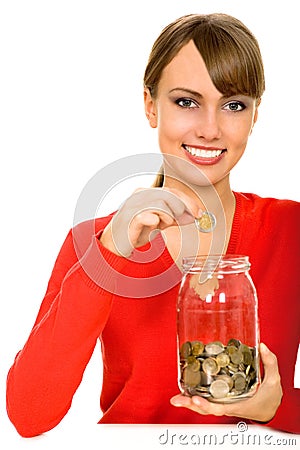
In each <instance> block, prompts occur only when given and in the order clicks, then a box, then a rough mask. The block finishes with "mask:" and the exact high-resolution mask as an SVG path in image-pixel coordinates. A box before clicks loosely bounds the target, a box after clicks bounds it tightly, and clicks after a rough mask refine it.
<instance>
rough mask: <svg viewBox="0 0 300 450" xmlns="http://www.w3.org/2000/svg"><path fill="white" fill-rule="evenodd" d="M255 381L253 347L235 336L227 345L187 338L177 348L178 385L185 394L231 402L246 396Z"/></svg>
mask: <svg viewBox="0 0 300 450" xmlns="http://www.w3.org/2000/svg"><path fill="white" fill-rule="evenodd" d="M257 381H258V360H257V355H256V351H255V348H254V347H248V346H247V345H245V344H242V343H241V342H240V341H239V340H237V339H230V340H229V341H228V343H227V345H224V344H222V342H219V341H215V342H210V343H208V344H206V345H205V344H203V342H201V341H192V342H190V341H187V342H185V343H184V344H182V346H181V348H180V385H181V388H182V390H183V392H184V393H185V394H186V395H200V396H202V397H206V398H207V399H208V400H211V401H233V400H235V399H237V398H241V397H245V396H248V395H249V392H250V391H252V390H253V389H254V387H255V386H256V384H257Z"/></svg>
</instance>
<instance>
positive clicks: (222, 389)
mask: <svg viewBox="0 0 300 450" xmlns="http://www.w3.org/2000/svg"><path fill="white" fill-rule="evenodd" d="M209 392H210V393H211V395H212V396H213V397H214V398H224V397H226V396H227V394H228V392H229V386H228V384H227V383H226V381H224V380H215V381H213V382H212V383H211V385H210V387H209Z"/></svg>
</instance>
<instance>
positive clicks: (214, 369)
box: [202, 358, 220, 375]
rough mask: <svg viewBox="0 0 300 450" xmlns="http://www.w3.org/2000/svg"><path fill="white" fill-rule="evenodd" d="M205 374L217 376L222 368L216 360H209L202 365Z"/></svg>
mask: <svg viewBox="0 0 300 450" xmlns="http://www.w3.org/2000/svg"><path fill="white" fill-rule="evenodd" d="M202 369H203V372H205V373H206V374H207V375H217V373H218V372H219V370H220V368H219V366H218V363H217V361H216V360H215V359H214V358H207V359H205V360H204V361H203V363H202Z"/></svg>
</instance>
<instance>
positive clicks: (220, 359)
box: [216, 352, 230, 367]
mask: <svg viewBox="0 0 300 450" xmlns="http://www.w3.org/2000/svg"><path fill="white" fill-rule="evenodd" d="M216 360H217V363H218V366H219V367H226V366H227V365H228V364H229V363H230V358H229V356H228V355H227V353H224V352H222V353H219V354H218V355H217V356H216Z"/></svg>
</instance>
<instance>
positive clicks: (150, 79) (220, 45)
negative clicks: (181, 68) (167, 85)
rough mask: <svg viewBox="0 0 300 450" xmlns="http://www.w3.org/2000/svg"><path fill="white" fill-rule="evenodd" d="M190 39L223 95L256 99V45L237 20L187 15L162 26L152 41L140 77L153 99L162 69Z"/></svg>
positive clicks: (260, 73)
mask: <svg viewBox="0 0 300 450" xmlns="http://www.w3.org/2000/svg"><path fill="white" fill-rule="evenodd" d="M190 40H193V41H194V43H195V45H196V47H197V49H198V50H199V52H200V54H201V56H202V58H203V60H204V62H205V64H206V67H207V70H208V73H209V74H210V77H211V79H212V81H213V83H214V85H215V86H216V88H217V89H218V91H219V92H221V93H222V94H223V95H226V96H231V95H235V94H244V95H248V96H250V97H253V98H255V99H259V98H260V97H261V96H262V94H263V92H264V89H265V79H264V69H263V62H262V58H261V53H260V49H259V45H258V42H257V40H256V38H255V37H254V36H253V34H252V33H251V31H250V30H249V29H248V28H247V27H246V26H245V25H244V24H243V23H242V22H240V21H239V20H238V19H236V18H234V17H232V16H229V15H227V14H207V15H201V14H190V15H186V16H183V17H180V18H179V19H177V20H175V21H174V22H172V23H171V24H169V25H168V26H167V27H165V28H164V29H163V31H162V33H161V34H160V36H159V37H158V38H157V40H156V41H155V43H154V45H153V47H152V50H151V53H150V56H149V60H148V64H147V67H146V70H145V74H144V86H145V87H146V88H148V89H149V90H150V92H151V95H152V96H153V97H155V96H156V94H157V87H158V83H159V81H160V78H161V76H162V72H163V69H164V68H165V67H166V66H167V65H168V64H169V63H170V62H171V60H172V59H173V58H174V57H175V56H176V54H177V53H178V52H179V50H181V48H182V47H183V46H184V45H186V44H187V43H188V42H189V41H190Z"/></svg>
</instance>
